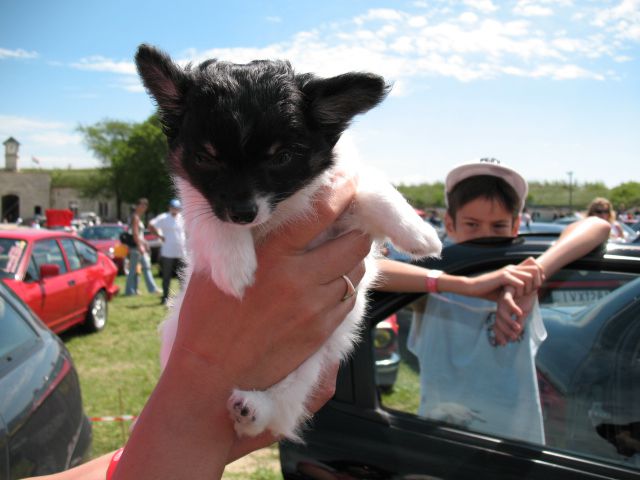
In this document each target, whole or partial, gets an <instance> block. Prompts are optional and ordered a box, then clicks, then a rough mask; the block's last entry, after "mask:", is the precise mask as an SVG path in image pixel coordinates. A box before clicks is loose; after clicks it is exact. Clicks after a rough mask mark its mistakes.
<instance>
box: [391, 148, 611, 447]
mask: <svg viewBox="0 0 640 480" xmlns="http://www.w3.org/2000/svg"><path fill="white" fill-rule="evenodd" d="M527 189H528V187H527V183H526V181H525V180H524V178H522V176H521V175H520V174H519V173H517V172H516V171H515V170H512V169H510V168H508V167H505V166H504V165H501V164H500V162H499V161H497V160H495V159H482V160H480V161H479V162H471V163H467V164H464V165H461V166H459V167H456V168H454V169H453V170H451V172H449V174H448V175H447V178H446V181H445V194H446V201H447V212H446V215H445V228H446V230H447V235H448V237H449V239H450V240H451V241H453V242H455V243H461V242H465V241H469V240H474V239H477V238H482V237H514V236H516V235H517V234H518V228H519V225H520V214H521V212H522V209H523V207H524V203H525V200H526V195H527ZM608 231H609V225H608V224H607V222H602V221H601V220H600V219H596V218H593V217H592V218H587V219H584V220H582V221H579V222H576V223H574V224H572V225H569V226H568V227H567V229H566V230H565V231H564V232H563V233H562V235H561V236H560V238H559V239H558V241H557V242H556V243H555V244H554V245H553V246H552V247H551V248H549V250H547V251H546V252H545V253H544V254H543V255H541V256H540V258H538V259H537V260H533V259H528V260H526V261H525V262H523V263H521V264H520V265H515V266H510V267H505V268H503V269H500V270H497V271H495V272H489V273H487V274H484V275H480V276H478V277H473V278H468V277H460V276H454V275H448V274H446V273H442V272H438V271H433V270H431V271H428V270H425V269H422V268H419V267H416V266H414V265H409V264H402V263H398V262H392V261H384V260H383V261H381V271H382V274H383V279H382V281H383V285H382V287H381V289H384V290H394V291H413V292H420V291H422V292H424V291H427V292H429V293H431V294H433V295H430V296H429V297H428V300H427V302H426V308H425V310H424V312H416V313H415V314H414V322H413V323H412V327H411V331H410V334H409V338H408V341H407V343H408V348H409V349H410V350H411V351H412V352H413V353H414V354H415V355H416V356H417V358H418V360H419V362H420V383H421V386H420V390H421V396H420V406H419V410H418V413H419V415H421V416H424V417H427V418H432V419H435V420H443V421H446V422H449V423H454V424H458V425H462V426H465V427H469V428H470V429H472V430H475V431H479V432H485V433H489V434H495V435H496V436H500V437H511V438H517V439H522V440H527V441H530V442H536V443H544V431H543V424H542V412H541V407H540V401H539V395H538V384H537V379H536V370H535V355H536V352H537V350H538V347H539V346H540V344H541V343H542V342H543V341H544V339H545V338H546V330H545V328H544V324H543V322H542V317H541V315H540V311H539V307H538V300H537V289H538V288H539V287H540V284H541V282H542V280H543V279H544V278H545V277H549V276H551V275H553V274H554V273H555V272H556V271H558V270H559V269H560V268H562V267H563V266H564V265H566V264H568V263H570V262H572V261H574V260H576V259H578V258H580V257H581V256H583V255H585V254H586V253H588V252H590V251H591V250H593V249H594V248H596V247H597V246H599V245H601V244H602V243H603V242H605V241H606V240H607V236H608ZM496 300H497V302H496Z"/></svg>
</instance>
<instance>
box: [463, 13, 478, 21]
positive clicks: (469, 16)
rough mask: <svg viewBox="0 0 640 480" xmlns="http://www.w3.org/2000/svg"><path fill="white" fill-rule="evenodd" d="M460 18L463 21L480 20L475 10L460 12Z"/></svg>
mask: <svg viewBox="0 0 640 480" xmlns="http://www.w3.org/2000/svg"><path fill="white" fill-rule="evenodd" d="M458 20H460V21H461V22H462V23H476V22H477V21H478V16H477V15H476V14H475V13H473V12H464V13H462V14H460V16H459V17H458Z"/></svg>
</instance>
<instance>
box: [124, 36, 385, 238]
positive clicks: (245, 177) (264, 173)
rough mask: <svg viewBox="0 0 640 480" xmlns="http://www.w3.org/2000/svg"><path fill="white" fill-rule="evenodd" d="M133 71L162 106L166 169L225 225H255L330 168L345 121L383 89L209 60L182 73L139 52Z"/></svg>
mask: <svg viewBox="0 0 640 480" xmlns="http://www.w3.org/2000/svg"><path fill="white" fill-rule="evenodd" d="M136 64H137V66H138V72H139V74H140V76H141V77H142V81H143V83H144V85H145V87H146V88H147V90H148V91H149V93H150V94H151V95H152V96H153V98H154V99H155V100H156V102H157V104H158V113H159V116H160V119H161V121H162V124H163V126H164V131H165V134H166V136H167V139H168V142H169V150H170V154H169V161H170V168H171V169H172V171H173V173H174V174H175V175H178V176H181V177H183V178H185V179H186V180H188V181H189V183H190V184H191V185H193V187H195V188H196V189H198V190H199V191H200V193H202V195H203V196H204V197H205V198H206V199H207V201H208V202H209V204H210V206H211V209H212V211H213V212H214V213H215V215H216V216H217V217H218V218H219V219H220V220H223V221H228V222H234V223H239V224H250V225H255V224H258V223H262V222H264V221H266V220H267V219H268V217H269V216H270V214H271V212H272V211H273V210H274V209H275V207H276V206H277V205H278V204H279V203H280V202H281V201H283V200H285V199H286V198H288V197H289V196H291V195H292V194H293V193H295V192H296V191H298V190H299V189H300V188H302V187H304V186H305V185H307V184H309V183H310V182H311V181H312V180H313V179H314V178H316V177H317V176H318V175H319V174H320V173H322V172H323V171H325V170H326V169H327V168H329V167H330V166H331V165H332V163H333V157H332V153H331V152H332V149H333V147H334V145H335V144H336V142H337V141H338V139H339V138H340V135H341V134H342V132H343V131H344V130H345V129H346V128H347V127H348V125H349V122H350V121H351V119H352V118H353V117H354V116H355V115H357V114H359V113H363V112H366V111H367V110H369V109H370V108H372V107H374V106H375V105H376V104H378V103H379V102H380V101H381V100H382V99H383V98H384V96H385V95H386V93H387V91H388V89H387V86H386V85H385V83H384V80H383V79H382V78H381V77H379V76H377V75H373V74H368V73H347V74H344V75H340V76H337V77H333V78H327V79H322V78H318V77H315V76H314V75H312V74H305V75H296V74H295V73H294V71H293V69H292V68H291V65H289V63H288V62H282V61H254V62H251V63H248V64H246V65H238V64H233V63H227V62H218V61H216V60H208V61H206V62H203V63H201V64H200V65H198V66H197V67H190V66H189V67H187V68H185V69H183V68H181V67H179V66H178V65H176V64H175V63H173V62H172V61H171V59H170V58H169V57H168V56H167V55H166V54H164V53H162V52H160V51H159V50H157V49H155V48H153V47H150V46H147V45H141V46H140V47H139V49H138V53H137V55H136Z"/></svg>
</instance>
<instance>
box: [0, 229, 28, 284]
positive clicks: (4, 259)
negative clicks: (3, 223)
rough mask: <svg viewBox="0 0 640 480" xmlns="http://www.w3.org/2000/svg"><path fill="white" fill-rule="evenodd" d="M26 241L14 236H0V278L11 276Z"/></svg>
mask: <svg viewBox="0 0 640 480" xmlns="http://www.w3.org/2000/svg"><path fill="white" fill-rule="evenodd" d="M26 247H27V242H25V241H24V240H20V239H16V238H0V278H13V277H15V275H16V273H17V271H18V265H20V259H21V258H22V254H23V253H24V251H25V249H26Z"/></svg>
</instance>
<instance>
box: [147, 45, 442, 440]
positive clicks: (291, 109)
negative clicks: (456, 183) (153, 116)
mask: <svg viewBox="0 0 640 480" xmlns="http://www.w3.org/2000/svg"><path fill="white" fill-rule="evenodd" d="M136 64H137V67H138V72H139V74H140V76H141V77H142V81H143V83H144V85H145V87H146V88H147V90H148V91H149V93H150V94H151V95H152V97H153V98H154V99H155V100H156V102H157V104H158V113H159V116H160V119H161V121H162V125H163V127H164V131H165V134H166V136H167V140H168V144H169V158H168V162H169V167H170V170H171V173H172V176H173V180H174V182H175V185H176V187H177V189H178V191H179V194H180V197H181V198H182V201H183V205H184V219H185V230H186V233H187V247H188V251H189V261H188V266H187V268H186V273H185V275H186V276H187V280H188V277H189V275H191V273H192V272H193V271H194V270H203V271H206V272H207V273H208V274H210V275H211V278H212V279H213V280H214V282H215V283H216V285H218V287H219V288H220V289H222V290H223V291H224V292H226V293H227V294H229V295H233V296H235V297H237V298H242V296H243V293H244V290H245V288H246V287H248V286H250V285H251V284H252V283H253V280H254V273H255V271H256V266H257V265H256V255H255V244H256V243H258V242H260V240H261V238H263V237H264V235H265V234H266V233H268V232H269V231H271V230H273V229H274V228H276V227H277V226H279V225H282V224H283V223H284V222H291V221H295V220H296V219H299V218H301V217H304V216H307V215H311V214H313V208H312V207H313V198H314V195H315V194H316V193H317V192H318V189H319V188H320V187H321V186H322V185H325V184H328V183H329V182H331V181H332V180H331V179H332V175H333V172H334V169H336V168H339V169H340V170H341V171H347V172H349V173H350V174H351V175H354V176H357V177H358V193H357V196H356V200H355V202H354V204H353V205H352V208H350V209H349V210H348V212H346V213H345V214H343V216H342V217H341V218H340V220H339V221H338V224H339V225H337V227H334V228H332V229H331V230H332V232H331V234H327V235H325V238H324V239H325V240H326V238H327V237H328V236H329V235H331V236H335V234H336V230H340V231H341V232H346V231H349V230H353V229H359V230H362V231H364V232H367V233H369V234H371V235H372V236H373V238H375V239H376V240H377V241H378V242H384V241H386V240H387V239H388V240H390V241H391V242H392V243H393V244H394V245H395V246H396V247H397V248H398V249H400V250H402V251H404V252H407V253H409V254H411V255H412V256H414V257H416V258H419V257H424V256H428V255H437V254H438V253H439V252H440V248H441V245H440V241H439V239H438V236H437V235H436V233H435V231H434V230H433V229H432V228H431V227H430V226H429V225H428V224H427V223H425V222H424V221H422V219H420V217H418V216H417V215H416V213H415V212H414V210H413V208H412V207H411V206H410V205H409V204H408V203H407V202H406V201H405V200H404V198H403V197H402V196H401V195H400V194H399V193H398V192H397V191H396V190H395V189H394V188H393V187H392V186H391V185H390V184H389V183H388V182H386V181H385V180H383V179H382V178H381V177H379V176H376V175H373V174H371V173H370V171H369V170H368V169H367V170H361V169H359V167H358V166H357V165H354V164H351V163H350V161H349V159H348V158H344V156H342V157H341V156H340V155H339V153H338V150H339V149H338V148H336V144H337V143H338V140H339V139H340V136H341V134H342V133H343V131H344V130H345V129H346V128H347V127H348V125H349V123H350V121H351V120H352V119H353V117H354V116H355V115H357V114H359V113H364V112H366V111H367V110H369V109H370V108H372V107H374V106H375V105H377V104H378V103H379V102H380V101H381V100H382V99H383V98H384V97H385V96H386V94H387V92H388V87H387V86H386V85H385V82H384V79H383V78H381V77H379V76H377V75H373V74H371V73H346V74H344V75H339V76H336V77H333V78H326V79H325V78H318V77H317V76H315V75H313V74H296V73H295V72H294V71H293V69H292V68H291V65H290V64H289V63H288V62H284V61H254V62H251V63H248V64H245V65H239V64H233V63H227V62H220V61H216V60H208V61H205V62H203V63H201V64H200V65H198V66H195V67H191V66H188V67H186V68H181V67H180V66H178V65H176V64H175V63H174V62H173V61H172V60H171V59H170V58H169V57H168V56H167V55H166V54H164V53H162V52H161V51H159V50H157V49H155V48H153V47H150V46H147V45H141V46H140V47H139V49H138V52H137V55H136ZM322 241H323V239H322V238H320V239H318V240H317V242H315V243H316V244H318V243H321V242H322ZM345 273H346V272H345ZM375 275H376V268H375V261H373V259H372V257H371V258H369V259H368V261H367V274H366V276H365V278H364V279H363V280H362V282H361V283H360V285H359V288H358V293H357V301H356V306H355V308H354V309H353V311H352V312H351V313H350V314H349V315H348V316H347V318H346V319H345V320H344V322H343V323H342V324H341V326H340V327H339V328H338V329H337V330H336V331H335V332H334V333H333V335H332V336H331V338H330V339H329V340H328V341H327V343H326V344H325V345H324V346H323V347H322V348H321V349H320V350H319V351H318V352H317V353H316V354H314V355H313V356H312V357H311V358H309V359H308V360H307V361H306V362H305V363H304V364H302V365H301V366H300V367H299V368H298V369H297V370H296V371H294V372H293V373H291V374H290V375H289V376H288V377H287V378H285V379H284V380H283V381H281V382H280V383H278V384H276V385H273V386H272V387H270V388H269V389H267V390H266V391H240V390H236V391H234V392H233V394H232V396H231V398H230V400H229V409H230V414H231V416H232V419H233V420H234V422H235V424H234V425H235V429H236V432H237V433H238V434H239V435H251V436H254V435H257V434H259V433H261V432H262V431H264V430H265V429H270V430H271V431H272V432H273V433H274V434H276V435H284V436H286V437H288V438H291V439H296V438H298V433H299V427H300V426H301V424H302V423H303V421H304V420H305V418H306V417H307V412H306V411H305V407H304V405H305V401H306V400H307V397H308V396H309V395H310V394H311V393H312V392H313V388H314V386H315V385H316V384H317V382H318V380H319V377H320V374H321V372H322V370H323V368H324V366H325V365H327V364H328V362H334V361H335V360H337V359H340V358H343V357H345V356H346V355H347V354H348V353H349V352H350V351H351V349H352V348H353V343H354V341H355V340H356V338H357V335H358V330H359V326H360V320H361V318H362V315H363V313H364V309H365V302H366V292H367V286H368V285H370V284H371V282H372V281H373V280H374V278H375ZM274 301H277V300H276V299H274ZM181 302H182V296H181V295H178V297H177V298H176V299H175V302H174V306H173V309H172V311H171V312H170V314H169V318H168V319H167V321H166V322H165V323H164V326H163V329H162V337H163V338H162V340H163V345H162V354H161V357H162V358H161V361H162V363H163V366H164V364H165V363H166V361H167V359H168V356H169V353H170V351H171V346H172V344H173V341H174V338H175V334H176V330H177V322H178V314H179V311H180V305H181Z"/></svg>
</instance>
